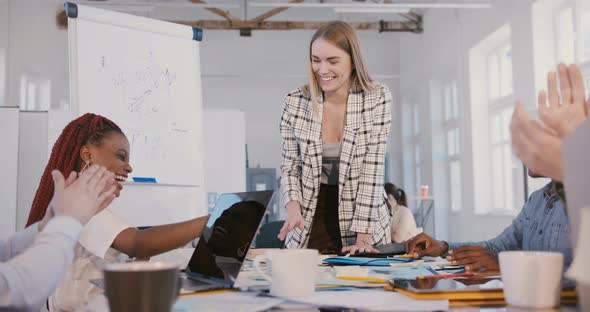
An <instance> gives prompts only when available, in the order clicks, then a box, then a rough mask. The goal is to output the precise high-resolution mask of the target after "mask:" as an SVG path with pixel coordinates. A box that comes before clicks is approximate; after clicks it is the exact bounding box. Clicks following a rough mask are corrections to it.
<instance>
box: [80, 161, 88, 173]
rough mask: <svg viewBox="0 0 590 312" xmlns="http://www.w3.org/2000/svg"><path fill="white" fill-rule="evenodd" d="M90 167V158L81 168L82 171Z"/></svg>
mask: <svg viewBox="0 0 590 312" xmlns="http://www.w3.org/2000/svg"><path fill="white" fill-rule="evenodd" d="M88 167H90V160H88V159H86V163H85V164H84V167H82V170H80V173H82V172H84V171H85V170H86V169H88Z"/></svg>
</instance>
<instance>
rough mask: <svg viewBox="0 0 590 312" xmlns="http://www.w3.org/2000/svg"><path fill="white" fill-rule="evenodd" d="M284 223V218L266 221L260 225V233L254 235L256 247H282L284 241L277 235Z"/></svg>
mask: <svg viewBox="0 0 590 312" xmlns="http://www.w3.org/2000/svg"><path fill="white" fill-rule="evenodd" d="M283 224H285V221H284V220H281V221H274V222H270V223H267V224H265V225H263V226H262V227H260V233H259V234H258V236H257V237H256V243H255V244H256V248H283V247H284V246H285V242H284V241H282V240H280V239H279V238H278V237H277V235H279V231H280V230H281V228H282V227H283Z"/></svg>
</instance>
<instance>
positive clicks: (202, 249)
mask: <svg viewBox="0 0 590 312" xmlns="http://www.w3.org/2000/svg"><path fill="white" fill-rule="evenodd" d="M273 193H274V192H273V191H261V192H245V193H228V194H222V195H221V196H220V197H219V199H218V200H217V204H216V205H215V208H214V209H213V211H211V217H209V220H208V221H207V225H206V227H205V229H204V230H203V233H202V235H201V237H200V239H199V242H198V243H197V246H196V248H195V251H194V252H193V255H192V257H191V259H190V260H189V263H188V265H187V267H186V269H185V272H184V274H181V280H182V291H183V292H197V291H208V290H215V289H224V288H233V286H234V283H235V281H236V279H237V277H238V273H239V272H240V269H241V268H242V265H243V264H244V260H245V258H246V254H247V253H248V250H249V249H250V245H251V244H252V241H253V240H254V238H255V236H256V233H257V231H258V228H259V226H260V223H261V221H262V219H263V217H264V214H265V212H266V210H267V207H268V204H269V203H270V201H271V199H272V196H273Z"/></svg>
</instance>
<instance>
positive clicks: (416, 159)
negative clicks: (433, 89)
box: [402, 93, 423, 194]
mask: <svg viewBox="0 0 590 312" xmlns="http://www.w3.org/2000/svg"><path fill="white" fill-rule="evenodd" d="M415 95H416V94H415V93H414V94H411V96H410V97H407V98H405V97H404V99H403V100H402V109H403V114H404V118H403V120H404V125H403V136H404V138H403V141H404V151H405V152H404V155H403V157H404V168H406V169H404V187H405V189H406V193H408V194H418V191H419V190H420V183H422V154H423V153H422V144H421V137H420V134H421V132H422V131H421V129H420V121H419V119H420V107H419V103H418V101H417V100H416V99H417V97H416V96H415ZM416 151H418V153H416Z"/></svg>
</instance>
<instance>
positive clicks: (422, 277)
mask: <svg viewBox="0 0 590 312" xmlns="http://www.w3.org/2000/svg"><path fill="white" fill-rule="evenodd" d="M469 276H473V273H454V274H438V275H428V276H418V279H426V278H455V277H469Z"/></svg>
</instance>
